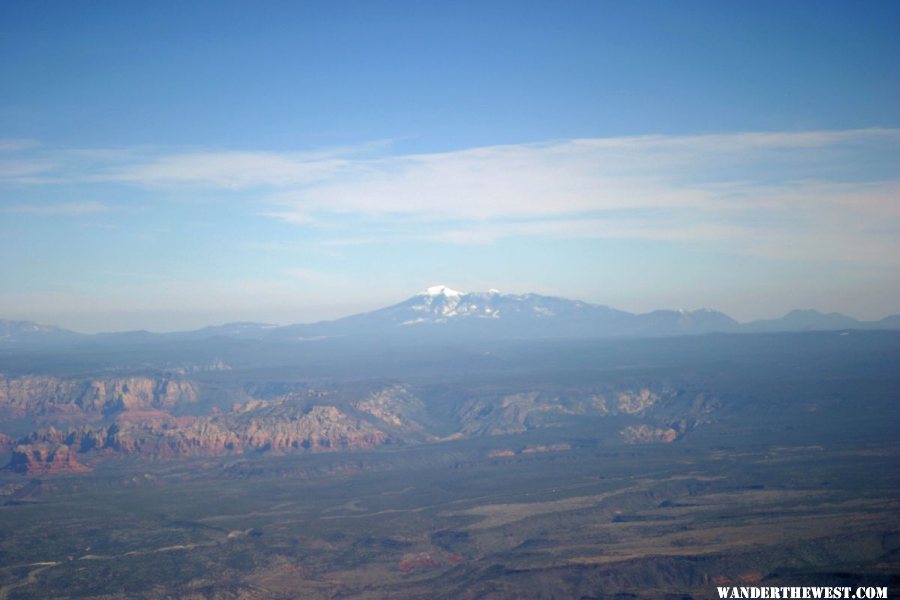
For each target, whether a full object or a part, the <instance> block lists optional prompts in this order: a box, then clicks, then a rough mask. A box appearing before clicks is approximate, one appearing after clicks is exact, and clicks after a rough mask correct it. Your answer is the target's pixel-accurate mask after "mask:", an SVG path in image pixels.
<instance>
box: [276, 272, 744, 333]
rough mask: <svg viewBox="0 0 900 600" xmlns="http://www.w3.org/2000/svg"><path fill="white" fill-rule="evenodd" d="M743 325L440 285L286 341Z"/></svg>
mask: <svg viewBox="0 0 900 600" xmlns="http://www.w3.org/2000/svg"><path fill="white" fill-rule="evenodd" d="M737 326H738V324H737V322H735V321H734V320H733V319H731V318H730V317H728V316H727V315H724V314H722V313H720V312H716V311H711V310H705V309H704V310H699V311H656V312H653V313H648V314H645V315H634V314H632V313H628V312H625V311H621V310H616V309H614V308H609V307H607V306H600V305H596V304H589V303H587V302H581V301H578V300H568V299H565V298H557V297H554V296H542V295H540V294H503V293H501V292H499V291H498V290H489V291H487V292H471V293H464V292H459V291H456V290H454V289H451V288H449V287H447V286H443V285H437V286H433V287H430V288H428V289H426V290H425V291H423V292H420V293H418V294H416V295H415V296H412V297H411V298H409V299H407V300H404V301H403V302H400V303H398V304H394V305H392V306H388V307H386V308H382V309H379V310H375V311H372V312H368V313H363V314H359V315H353V316H351V317H346V318H343V319H338V320H336V321H327V322H321V323H314V324H311V325H293V326H289V327H282V328H280V329H278V330H275V331H273V332H272V334H273V335H274V336H277V337H279V338H286V339H289V338H292V337H294V338H303V339H308V338H311V337H321V336H326V337H330V336H344V335H394V334H396V335H407V336H415V335H420V334H422V335H430V336H434V335H444V336H448V335H449V336H475V337H513V338H516V337H522V338H532V337H541V338H550V337H610V336H631V335H650V336H653V335H675V334H679V333H707V332H710V331H729V330H733V329H734V328H736V327H737Z"/></svg>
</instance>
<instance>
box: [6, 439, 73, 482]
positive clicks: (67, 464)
mask: <svg viewBox="0 0 900 600" xmlns="http://www.w3.org/2000/svg"><path fill="white" fill-rule="evenodd" d="M9 468H10V469H11V470H13V471H16V472H18V473H27V474H29V475H54V474H61V473H84V472H86V471H90V469H89V468H87V467H86V466H84V465H83V464H81V463H79V462H78V460H76V458H75V452H73V451H72V450H71V449H70V448H69V447H68V446H66V445H65V444H53V443H38V444H20V445H18V446H16V448H15V450H13V454H12V460H11V461H10V463H9Z"/></svg>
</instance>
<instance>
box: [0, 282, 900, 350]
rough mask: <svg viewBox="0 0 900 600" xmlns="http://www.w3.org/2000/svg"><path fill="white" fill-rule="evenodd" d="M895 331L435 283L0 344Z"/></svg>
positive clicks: (846, 322) (801, 317) (0, 324)
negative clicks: (396, 294)
mask: <svg viewBox="0 0 900 600" xmlns="http://www.w3.org/2000/svg"><path fill="white" fill-rule="evenodd" d="M845 329H900V315H891V316H889V317H885V318H884V319H881V320H880V321H858V320H856V319H854V318H852V317H848V316H846V315H842V314H840V313H827V314H826V313H822V312H819V311H816V310H812V309H804V310H792V311H791V312H789V313H787V314H786V315H785V316H783V317H781V318H779V319H765V320H757V321H751V322H749V323H738V322H737V321H736V320H734V319H732V318H731V317H729V316H728V315H726V314H725V313H722V312H719V311H716V310H711V309H707V308H702V309H698V310H656V311H652V312H648V313H641V314H634V313H629V312H626V311H622V310H617V309H615V308H610V307H608V306H602V305H597V304H589V303H587V302H582V301H579V300H569V299H566V298H559V297H555V296H543V295H540V294H503V293H501V292H499V291H498V290H489V291H487V292H471V293H464V292H459V291H456V290H454V289H451V288H449V287H447V286H444V285H436V286H432V287H429V288H428V289H426V290H424V291H422V292H420V293H418V294H416V295H414V296H412V297H410V298H408V299H406V300H404V301H402V302H399V303H397V304H393V305H391V306H387V307H385V308H380V309H377V310H373V311H370V312H366V313H360V314H356V315H351V316H348V317H343V318H340V319H336V320H333V321H320V322H318V323H308V324H297V325H285V326H278V325H272V324H267V323H253V322H238V323H226V324H224V325H217V326H210V327H204V328H202V329H197V330H193V331H184V332H177V333H150V332H147V331H132V332H117V333H105V334H96V335H87V334H81V333H76V332H74V331H69V330H67V329H62V328H60V327H55V326H51V325H40V324H37V323H34V322H31V321H8V320H0V346H2V345H10V344H42V345H47V344H61V343H66V344H69V343H78V342H97V343H107V344H115V343H117V342H121V343H124V342H131V343H134V342H156V341H178V340H202V339H210V338H217V337H218V338H228V339H236V340H273V341H309V340H317V339H323V338H335V337H341V338H346V337H353V336H369V337H372V336H375V337H380V338H392V337H398V338H416V337H423V338H428V337H449V338H460V339H465V338H475V339H484V338H511V339H515V338H572V337H574V338H628V337H634V338H637V337H662V336H673V335H697V334H706V333H768V332H800V331H834V330H845Z"/></svg>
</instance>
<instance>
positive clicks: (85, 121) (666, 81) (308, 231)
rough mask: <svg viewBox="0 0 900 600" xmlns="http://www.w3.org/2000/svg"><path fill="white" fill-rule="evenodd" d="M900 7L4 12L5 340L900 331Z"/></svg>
mask: <svg viewBox="0 0 900 600" xmlns="http://www.w3.org/2000/svg"><path fill="white" fill-rule="evenodd" d="M898 59H900V3H898V2H895V1H887V2H878V1H868V2H829V1H821V2H814V3H813V2H767V1H764V0H763V1H756V2H731V1H722V0H716V1H711V2H695V1H685V2H677V3H676V2H667V1H658V2H645V1H640V0H638V1H628V2H625V1H621V2H604V1H596V2H595V1H590V2H588V1H585V2H530V1H527V0H520V1H517V2H510V1H504V2H500V1H485V0H481V1H478V2H466V1H461V2H403V1H399V0H395V1H390V2H387V1H373V0H368V1H365V2H354V1H347V2H324V1H323V2H278V1H267V2H252V3H251V2H229V1H223V0H219V1H215V2H204V1H202V0H201V1H196V2H168V1H155V2H143V1H142V2H129V1H118V2H103V1H98V2H90V3H83V2H82V3H74V2H61V1H60V2H42V1H38V0H28V1H20V0H6V1H5V2H3V3H0V256H2V259H0V318H7V319H22V320H34V321H38V322H43V323H51V324H56V325H61V326H64V327H68V328H71V329H75V330H78V331H86V332H93V331H115V330H126V329H149V330H153V331H171V330H179V329H190V328H196V327H200V326H205V325H210V324H218V323H225V322H230V321H258V322H268V323H279V324H288V323H300V322H311V321H316V320H321V319H329V318H336V317H340V316H345V315H348V314H352V313H355V312H360V311H365V310H372V309H376V308H380V307H382V306H385V305H388V304H392V303H395V302H399V301H401V300H403V299H405V298H407V297H409V296H411V295H413V294H415V293H416V292H418V291H421V290H423V289H425V288H426V287H429V286H431V285H434V284H446V285H448V286H450V287H453V288H455V289H459V290H462V291H481V290H487V289H490V288H496V289H500V290H501V291H503V292H508V293H524V292H537V293H543V294H549V295H556V296H563V297H568V298H575V299H580V300H584V301H588V302H593V303H597V304H603V305H609V306H613V307H616V308H620V309H623V310H629V311H633V312H641V311H649V310H653V309H658V308H686V309H696V308H701V307H709V308H715V309H719V310H722V311H724V312H726V313H728V314H730V315H731V316H733V317H735V318H737V319H738V320H741V321H747V320H751V319H756V318H770V317H776V316H780V315H782V314H784V313H785V312H787V311H789V310H791V309H794V308H816V309H819V310H822V311H826V312H829V311H840V312H843V313H845V314H849V315H851V316H854V317H857V318H862V319H879V318H882V317H884V316H886V315H888V314H895V313H900V251H898V250H900V243H898V242H900V66H898V65H900V62H898Z"/></svg>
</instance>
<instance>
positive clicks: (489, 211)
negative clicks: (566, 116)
mask: <svg viewBox="0 0 900 600" xmlns="http://www.w3.org/2000/svg"><path fill="white" fill-rule="evenodd" d="M386 150H387V148H386V147H385V146H383V145H382V146H378V147H374V148H373V147H365V146H363V147H359V148H342V149H335V150H328V151H320V152H307V153H296V152H283V153H278V152H234V151H227V152H211V151H203V152H175V153H171V152H160V151H153V150H152V149H133V150H131V151H109V150H96V151H91V150H81V151H69V152H61V151H55V152H52V153H49V152H42V151H41V149H40V148H38V149H35V148H33V147H30V146H28V147H23V148H22V149H21V151H20V152H18V151H15V149H13V150H12V151H10V152H7V153H5V155H4V156H3V157H0V182H2V181H3V180H4V179H5V180H6V181H12V182H15V183H16V184H24V185H28V184H29V182H31V183H39V182H45V183H46V182H48V181H51V182H52V181H54V178H55V181H82V182H86V183H90V184H91V185H98V184H106V185H126V186H140V187H144V188H166V189H167V190H168V192H171V193H178V192H179V190H184V194H185V196H186V197H188V195H189V194H190V193H191V192H192V191H193V190H197V189H201V190H202V189H205V190H228V191H229V192H230V193H233V194H236V197H238V198H239V199H240V200H243V201H245V202H247V204H248V212H249V213H251V214H255V215H261V216H264V217H268V218H272V219H275V220H278V221H281V222H284V223H290V224H294V225H298V226H300V227H303V228H307V229H316V230H319V231H320V232H323V236H322V238H323V240H324V241H325V242H326V243H330V244H343V243H359V242H360V241H362V242H364V243H379V242H383V241H386V240H397V239H408V240H428V241H431V242H438V243H450V244H491V243H495V242H496V241H498V240H501V239H504V238H510V237H543V238H556V239H558V238H600V237H607V238H635V239H647V240H667V241H672V242H678V243H695V244H697V243H699V244H707V245H709V244H713V245H716V244H717V245H719V246H720V247H721V248H723V249H727V250H728V251H733V252H739V253H747V254H754V255H761V256H780V257H783V258H796V259H802V260H838V261H851V262H852V261H881V262H888V263H893V262H896V261H900V259H897V258H891V257H892V256H893V255H894V254H895V252H893V250H894V249H895V248H896V243H897V233H896V232H897V230H898V227H900V226H898V219H900V178H898V175H897V173H898V172H900V158H898V157H900V130H897V129H861V130H844V131H812V132H761V133H753V132H750V133H734V134H716V135H695V136H663V135H653V136H636V137H615V138H598V139H571V140H557V141H550V142H544V143H535V144H518V145H500V146H489V147H481V148H472V149H467V150H460V151H453V152H435V153H424V154H406V155H396V154H388V153H386ZM4 161H5V162H4ZM173 190H174V192H172V191H173ZM104 208H105V207H104V206H103V205H101V204H99V203H81V204H74V203H72V204H59V205H46V206H39V207H38V206H36V207H34V208H29V209H25V210H23V211H22V212H34V213H43V214H81V213H86V212H96V211H99V210H103V209H104Z"/></svg>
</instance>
